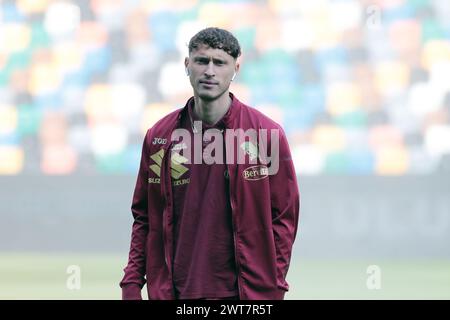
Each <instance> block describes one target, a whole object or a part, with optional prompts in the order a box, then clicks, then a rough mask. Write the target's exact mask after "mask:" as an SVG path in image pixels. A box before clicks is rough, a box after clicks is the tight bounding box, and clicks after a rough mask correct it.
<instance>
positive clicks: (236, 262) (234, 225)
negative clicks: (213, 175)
mask: <svg viewBox="0 0 450 320" xmlns="http://www.w3.org/2000/svg"><path fill="white" fill-rule="evenodd" d="M225 141H226V139H225ZM226 150H227V148H226V146H225V159H226ZM227 170H228V193H229V198H230V199H229V201H230V206H231V225H232V227H233V243H234V261H235V264H236V275H237V283H238V293H239V299H241V298H242V291H241V290H242V284H241V265H240V263H239V254H238V246H237V241H236V219H235V210H234V204H233V199H232V193H231V171H230V166H229V165H228V163H227Z"/></svg>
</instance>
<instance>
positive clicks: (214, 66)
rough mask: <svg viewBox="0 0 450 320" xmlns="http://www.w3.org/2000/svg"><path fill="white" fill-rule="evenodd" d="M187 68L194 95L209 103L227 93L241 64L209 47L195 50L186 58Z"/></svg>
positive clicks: (203, 46) (222, 52) (223, 52)
mask: <svg viewBox="0 0 450 320" xmlns="http://www.w3.org/2000/svg"><path fill="white" fill-rule="evenodd" d="M185 66H186V68H187V70H188V71H189V79H190V81H191V85H192V88H193V89H194V94H196V95H197V96H198V97H200V98H201V99H203V100H207V101H212V100H215V99H217V98H219V97H220V96H222V95H223V94H224V93H225V92H227V91H228V88H229V87H230V83H231V79H232V78H233V75H234V73H235V72H237V71H238V70H239V63H237V62H236V60H235V59H234V58H233V57H232V56H231V55H229V54H228V53H226V52H225V51H223V50H222V49H213V48H210V47H209V46H207V45H202V46H199V47H198V48H197V49H196V50H193V51H192V52H191V53H190V54H189V58H186V60H185Z"/></svg>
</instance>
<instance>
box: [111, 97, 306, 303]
mask: <svg viewBox="0 0 450 320" xmlns="http://www.w3.org/2000/svg"><path fill="white" fill-rule="evenodd" d="M230 97H231V98H232V104H231V107H230V113H229V115H228V116H227V117H226V119H225V120H226V121H225V126H226V128H227V129H230V132H231V129H234V130H236V129H243V130H244V131H245V130H248V129H255V130H259V129H267V133H268V134H267V135H266V136H267V137H268V139H267V141H266V142H265V141H262V140H261V139H260V138H259V136H257V141H251V139H250V146H249V142H242V141H240V140H238V138H234V140H233V139H232V138H230V140H228V138H229V136H230V133H229V132H228V131H229V130H226V133H225V141H226V154H227V155H229V154H230V155H232V157H233V161H227V163H228V162H232V163H228V164H227V167H228V173H229V185H230V202H231V209H232V225H233V236H234V248H235V259H236V268H237V273H238V274H237V279H238V290H239V298H240V299H241V300H256V299H283V298H284V294H285V292H286V291H288V289H289V285H288V283H287V282H286V275H287V272H288V268H289V263H290V258H291V251H292V245H293V243H294V239H295V237H296V233H297V225H298V219H299V201H300V195H299V191H298V186H297V179H296V174H295V170H294V166H293V162H292V158H291V153H290V150H289V146H288V143H287V140H286V136H285V134H284V131H283V130H282V128H281V127H280V126H279V125H278V124H277V123H275V122H274V121H272V120H271V119H269V118H268V117H267V116H265V115H263V114H262V113H261V112H259V111H257V110H256V109H253V108H251V107H249V106H246V105H245V104H243V103H241V102H240V101H239V100H238V99H237V98H236V97H234V95H233V94H231V93H230ZM191 99H193V98H191ZM187 105H188V103H187V104H186V106H185V107H184V108H182V109H179V110H176V111H174V112H172V113H170V114H169V115H167V116H165V117H164V118H163V119H161V120H159V121H158V122H157V123H156V124H155V125H154V126H153V127H152V128H151V129H149V130H148V131H147V134H146V136H145V139H144V143H143V148H142V157H141V163H140V168H139V173H138V177H137V182H136V187H135V190H134V195H133V201H132V206H131V211H132V214H133V217H134V222H133V227H132V234H131V245H130V252H129V259H128V264H127V266H126V267H125V269H124V272H125V275H124V277H123V279H122V281H121V282H120V286H121V288H122V297H123V299H140V298H141V289H142V287H143V286H144V284H145V283H146V284H147V292H148V297H149V299H174V298H175V296H174V288H173V282H172V257H173V213H172V210H173V199H172V188H171V183H172V182H171V173H172V172H171V169H173V168H171V163H173V162H171V156H170V154H171V152H172V151H171V150H172V148H173V146H174V145H175V144H177V143H178V142H173V141H171V137H172V132H173V131H174V130H175V129H177V128H179V127H180V119H181V116H182V115H183V113H185V112H187ZM271 129H277V130H278V132H279V136H278V141H277V143H278V145H279V148H278V149H279V153H278V154H277V155H276V156H278V161H279V166H278V170H277V172H276V173H275V174H274V173H273V172H270V171H268V167H270V166H271V164H272V163H273V160H272V162H270V163H267V161H261V159H263V158H262V157H259V156H258V155H257V154H255V148H254V147H255V146H256V147H257V148H258V149H259V148H264V147H265V148H266V150H268V151H266V152H265V153H264V154H270V150H271V144H272V143H274V142H272V141H271V135H270V130H271ZM227 135H228V137H227ZM248 140H249V139H247V141H248ZM231 141H234V143H231ZM264 143H265V144H266V145H265V146H264V145H263V144H264ZM252 147H253V148H252ZM192 152H193V151H192ZM242 152H243V155H244V157H245V163H242V161H238V160H239V159H238V157H239V154H241V155H242ZM270 156H273V155H270ZM192 159H194V156H192ZM250 159H252V161H253V162H252V161H250ZM264 159H267V158H264ZM272 159H274V158H272ZM255 161H256V164H255ZM273 167H274V166H273Z"/></svg>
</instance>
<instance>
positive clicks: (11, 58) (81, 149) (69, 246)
mask: <svg viewBox="0 0 450 320" xmlns="http://www.w3.org/2000/svg"><path fill="white" fill-rule="evenodd" d="M207 26H219V27H223V28H226V29H228V30H230V31H232V32H233V33H234V34H235V35H236V36H237V37H238V39H239V41H240V42H241V45H242V47H243V56H242V67H241V71H240V73H239V74H238V76H237V77H236V80H235V81H234V82H233V85H232V90H231V91H232V92H234V93H235V94H236V95H237V96H238V97H239V98H240V99H241V100H242V101H244V102H247V103H248V104H250V105H253V106H255V107H257V108H258V109H260V110H261V111H263V112H264V113H266V114H268V115H269V116H270V117H272V118H273V119H275V120H276V121H278V122H279V123H280V124H282V126H283V127H284V128H285V131H286V133H287V135H288V138H289V141H290V145H291V149H292V152H293V156H294V160H295V165H296V169H297V172H298V178H299V184H300V190H301V193H302V209H301V220H300V228H299V235H298V238H297V241H296V244H295V247H294V254H293V258H292V264H291V267H290V271H289V276H288V280H289V282H290V285H291V288H292V289H291V291H290V292H289V293H288V295H287V296H286V298H287V299H320V298H322V299H402V298H404V299H419V298H422V299H449V298H450V197H449V195H450V179H449V178H450V2H447V1H438V0H434V1H431V0H430V1H425V0H335V1H332V0H315V1H298V0H260V1H256V0H255V1H250V0H232V1H212V0H187V1H186V0H183V1H181V0H166V1H162V0H147V1H137V0H92V1H88V0H78V1H63V0H16V1H8V0H3V1H0V299H119V298H120V289H119V287H118V283H119V281H120V279H121V277H122V269H123V267H124V266H125V264H126V261H127V254H128V246H129V240H130V231H131V223H132V220H131V212H130V203H131V196H132V192H133V187H134V182H135V177H136V173H137V166H138V164H139V157H140V149H141V143H142V138H143V136H144V133H145V131H146V129H147V128H148V127H150V126H151V125H152V124H153V123H155V122H156V121H157V120H158V119H159V118H161V117H162V116H163V115H165V114H167V113H168V112H170V111H171V110H174V109H175V108H178V107H181V106H183V105H184V102H185V100H186V99H187V98H188V97H190V96H191V87H190V85H189V82H188V80H187V78H186V77H185V76H184V66H183V59H184V57H185V56H186V54H187V42H188V41H189V39H190V37H191V36H192V35H194V34H195V33H196V32H197V31H198V30H200V29H202V28H204V27H207ZM70 265H76V266H79V267H80V268H81V289H80V290H70V289H68V288H67V286H66V282H67V279H68V277H69V276H70V275H69V274H68V273H67V268H68V267H69V266H70ZM370 265H377V266H379V267H380V270H381V288H380V289H378V290H370V289H369V288H368V287H367V286H366V282H367V280H368V278H369V276H370V275H369V274H368V273H367V268H368V266H370ZM144 296H146V295H144Z"/></svg>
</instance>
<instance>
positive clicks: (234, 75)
mask: <svg viewBox="0 0 450 320" xmlns="http://www.w3.org/2000/svg"><path fill="white" fill-rule="evenodd" d="M234 77H236V72H235V73H234V74H233V78H231V81H233V80H234Z"/></svg>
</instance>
